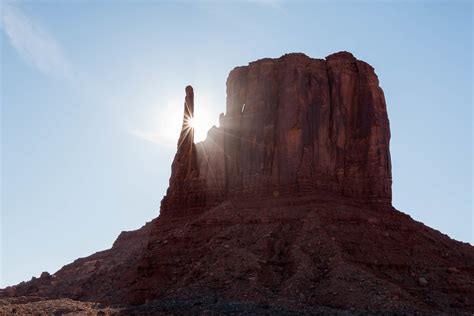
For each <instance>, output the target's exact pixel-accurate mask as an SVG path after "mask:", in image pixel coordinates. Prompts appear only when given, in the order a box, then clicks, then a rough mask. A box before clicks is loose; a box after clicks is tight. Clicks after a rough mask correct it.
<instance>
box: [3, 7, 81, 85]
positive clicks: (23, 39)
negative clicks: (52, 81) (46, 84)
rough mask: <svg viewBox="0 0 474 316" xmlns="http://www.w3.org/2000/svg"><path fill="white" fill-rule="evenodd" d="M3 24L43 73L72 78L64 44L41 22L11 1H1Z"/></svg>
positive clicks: (18, 48)
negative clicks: (35, 20) (33, 18)
mask: <svg viewBox="0 0 474 316" xmlns="http://www.w3.org/2000/svg"><path fill="white" fill-rule="evenodd" d="M0 25H1V27H2V29H3V31H4V32H5V34H6V35H7V37H8V38H9V40H10V43H11V45H12V46H13V47H14V48H15V49H16V51H17V52H18V54H20V56H21V57H22V58H23V59H25V60H26V61H27V62H28V63H29V64H30V65H32V66H33V67H36V68H37V69H38V70H40V71H41V72H42V73H44V74H46V75H49V76H53V77H61V78H70V77H71V73H72V72H71V66H70V63H69V62H68V60H67V59H66V57H65V55H64V53H63V50H62V48H61V45H60V44H59V43H58V42H57V41H56V40H55V39H54V38H53V36H51V34H49V33H48V32H47V31H46V30H45V29H44V28H43V27H42V26H41V25H40V24H38V23H35V22H34V21H33V20H32V19H31V18H29V17H28V16H27V15H26V14H25V13H24V12H23V11H22V10H21V8H20V7H18V6H17V5H16V4H15V3H12V2H6V1H5V2H2V10H1V14H0Z"/></svg>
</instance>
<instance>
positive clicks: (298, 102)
mask: <svg viewBox="0 0 474 316" xmlns="http://www.w3.org/2000/svg"><path fill="white" fill-rule="evenodd" d="M193 97H194V91H193V90H192V88H191V87H187V88H186V97H185V105H184V118H183V129H182V133H181V135H180V139H179V141H178V149H177V153H176V156H175V159H174V161H173V165H172V176H171V179H170V186H169V189H168V191H167V195H166V196H165V197H164V199H163V201H162V207H161V213H160V216H159V217H158V218H157V219H154V220H153V221H152V222H149V223H147V224H146V225H145V226H143V227H142V228H140V229H138V230H136V231H134V232H126V233H122V234H121V235H120V236H119V238H118V239H117V241H116V242H115V243H114V245H113V247H112V248H111V249H109V250H105V251H101V252H98V253H95V254H93V255H91V256H89V257H86V258H80V259H77V260H76V261H74V262H73V263H71V264H68V265H66V266H64V267H63V268H62V269H60V270H59V271H57V272H56V273H54V274H52V275H49V274H48V273H44V274H42V275H41V277H40V278H37V279H36V278H35V279H32V280H31V281H29V282H26V283H24V282H23V283H21V284H19V285H17V286H14V287H9V288H7V289H4V290H0V298H2V297H20V296H27V297H29V298H32V299H34V297H40V298H41V299H45V298H72V299H76V300H81V301H95V302H101V303H105V304H112V303H113V304H123V303H126V304H143V303H146V302H148V304H146V305H145V307H142V306H141V307H140V308H139V309H140V310H142V311H143V313H144V314H145V313H148V314H156V313H154V312H150V311H149V310H148V309H147V308H148V307H150V306H151V307H153V306H155V307H160V306H161V307H163V306H162V305H160V304H161V303H159V301H154V300H157V299H158V300H161V299H171V300H174V299H183V300H189V299H192V300H198V302H197V304H198V305H197V306H200V304H201V302H203V301H211V302H212V303H211V305H212V304H213V307H212V308H215V309H214V311H217V310H219V309H218V308H219V306H221V307H222V304H223V303H221V302H226V301H227V302H228V301H229V300H230V301H238V302H241V303H242V302H247V303H249V302H250V303H252V304H254V305H259V306H266V308H267V309H268V313H267V314H278V313H280V314H281V313H282V310H281V309H280V308H282V307H284V308H291V309H292V310H293V311H295V314H301V313H303V314H304V313H306V314H321V313H322V312H321V310H319V309H318V308H319V307H324V308H326V307H331V308H337V309H342V310H346V311H349V313H352V312H354V313H357V311H356V310H359V311H361V314H363V312H362V311H367V310H368V311H371V312H372V313H373V314H384V313H387V314H388V313H395V314H414V313H415V312H416V311H425V312H427V313H428V314H431V313H433V312H436V311H443V312H445V313H447V314H461V313H463V312H470V313H472V312H474V287H473V284H474V247H472V246H471V245H469V244H465V243H461V242H457V241H455V240H452V239H450V238H449V237H448V236H446V235H443V234H441V233H440V232H438V231H435V230H433V229H431V228H429V227H426V226H424V225H423V224H421V223H418V222H416V221H414V220H413V219H411V218H410V217H409V216H407V215H405V214H403V213H401V212H399V211H397V210H396V209H394V208H393V207H392V205H391V203H390V202H391V170H390V154H389V139H390V131H389V123H388V118H387V112H386V107H385V101H384V96H383V92H382V90H381V89H380V87H379V86H378V80H377V77H376V75H375V74H374V71H373V68H372V67H370V66H369V65H367V64H366V63H364V62H362V61H359V60H357V59H355V58H354V57H353V56H352V55H351V54H349V53H345V52H343V53H337V54H334V55H331V56H328V57H327V58H326V59H325V60H321V59H312V58H309V57H307V56H305V55H302V54H290V55H285V56H283V57H281V58H278V59H262V60H259V61H256V62H253V63H250V64H249V65H248V66H246V67H238V68H236V69H234V70H233V71H232V72H231V73H230V76H229V78H228V81H227V109H226V113H225V115H224V114H222V115H221V119H220V126H219V127H213V128H212V129H211V130H210V131H209V134H208V137H207V139H206V140H205V141H204V142H201V143H198V144H194V140H193V134H192V130H190V129H189V128H188V127H187V123H186V121H187V120H188V119H189V118H190V117H192V116H193V115H194V98H193ZM196 111H199V105H196ZM446 211H449V210H446ZM154 302H157V303H156V304H155V303H154ZM2 304H3V303H2V301H1V300H0V313H1V312H2ZM192 304H193V306H194V303H192ZM146 306H148V307H146ZM232 306H235V304H232ZM165 307H166V306H165ZM14 308H16V307H14ZM349 309H350V310H349ZM208 311H209V310H208V309H207V307H206V309H205V311H204V312H205V313H207V312H208ZM164 312H165V313H166V312H168V313H169V310H168V309H166V308H165V309H164ZM187 312H188V314H189V313H190V310H188V311H187ZM233 312H234V313H236V314H239V311H235V310H233ZM211 313H212V312H211ZM251 313H253V314H255V310H253V311H252V312H251ZM265 313H266V312H265ZM327 313H328V314H330V315H332V314H334V313H333V312H330V311H327ZM124 314H126V315H128V314H130V313H127V312H124ZM344 314H346V313H344ZM369 314H370V313H369Z"/></svg>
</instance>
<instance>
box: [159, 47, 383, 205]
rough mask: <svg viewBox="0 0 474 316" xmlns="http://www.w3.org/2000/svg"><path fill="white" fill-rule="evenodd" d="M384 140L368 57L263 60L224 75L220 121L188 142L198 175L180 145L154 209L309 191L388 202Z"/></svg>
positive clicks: (377, 92) (298, 56)
mask: <svg viewBox="0 0 474 316" xmlns="http://www.w3.org/2000/svg"><path fill="white" fill-rule="evenodd" d="M187 98H188V97H187ZM198 111H199V107H198ZM389 141H390V128H389V121H388V117H387V110H386V105H385V98H384V94H383V91H382V89H381V88H380V87H379V82H378V79H377V76H376V75H375V73H374V69H373V68H372V67H371V66H370V65H368V64H367V63H365V62H363V61H360V60H357V59H356V58H354V56H352V54H350V53H347V52H340V53H336V54H332V55H330V56H328V57H326V59H325V60H323V59H313V58H310V57H308V56H306V55H304V54H288V55H284V56H282V57H280V58H278V59H269V58H266V59H261V60H258V61H255V62H252V63H250V64H249V65H248V66H245V67H237V68H235V69H234V70H232V71H231V73H230V75H229V78H228V79H227V106H226V113H225V115H224V114H221V117H220V126H219V127H213V128H212V129H211V130H210V131H209V133H208V137H207V139H206V140H205V141H204V142H201V143H198V144H197V145H196V155H197V156H196V157H197V158H196V165H197V167H196V168H197V171H195V170H194V169H192V170H191V169H186V168H187V166H186V165H183V164H182V163H178V162H179V161H182V160H183V157H182V154H183V152H180V151H179V150H178V153H177V154H176V158H175V162H174V163H173V167H172V177H171V181H170V188H169V190H168V192H167V196H166V197H165V198H164V199H163V202H162V203H163V204H162V212H163V213H166V212H168V210H170V209H180V210H183V209H185V208H192V207H200V206H205V205H210V204H215V203H217V202H220V201H222V200H223V199H225V198H227V197H239V196H242V197H252V196H254V197H258V196H261V195H273V196H282V195H288V194H310V193H312V192H316V191H317V192H321V191H328V192H332V193H337V194H341V195H344V196H351V197H357V198H366V199H371V200H377V201H383V202H388V203H390V202H391V183H392V180H391V165H390V152H389ZM193 153H194V152H193ZM192 157H194V156H192ZM185 159H188V158H185ZM191 159H192V158H191ZM183 168H184V169H183ZM183 181H185V182H183Z"/></svg>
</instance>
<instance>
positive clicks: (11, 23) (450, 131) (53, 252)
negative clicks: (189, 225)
mask: <svg viewBox="0 0 474 316" xmlns="http://www.w3.org/2000/svg"><path fill="white" fill-rule="evenodd" d="M1 3H2V8H1V9H2V12H1V25H0V31H1V35H0V36H1V37H0V39H1V84H0V86H1V180H2V181H1V221H2V222H1V224H2V225H1V273H0V276H1V280H0V287H3V286H6V285H10V284H15V283H18V282H20V281H22V280H28V279H30V278H31V277H32V276H38V275H39V274H40V273H41V272H42V271H49V272H55V271H56V270H58V269H59V268H60V267H61V266H63V265H64V264H67V263H69V262H71V261H73V260H74V259H76V258H78V257H84V256H86V255H89V254H91V253H93V252H96V251H99V250H102V249H105V248H109V247H110V246H111V245H112V243H113V241H114V240H115V238H116V237H117V236H118V234H119V233H120V231H123V230H132V229H136V228H139V227H140V226H141V225H143V224H144V223H145V222H146V221H149V220H151V219H153V218H155V217H156V216H157V215H158V214H159V203H160V200H161V198H162V196H163V194H164V192H165V190H166V188H167V185H168V179H169V176H170V170H171V169H170V168H171V161H172V158H173V155H174V150H175V142H176V137H177V134H178V133H179V127H180V126H179V124H180V122H179V119H180V111H181V109H182V101H183V97H184V87H185V86H186V85H188V84H192V85H193V86H194V89H195V94H196V111H197V116H198V117H199V115H200V116H201V119H202V120H201V123H200V124H201V125H200V129H199V131H198V133H199V135H198V136H199V137H201V138H202V137H203V136H202V135H203V134H205V128H207V127H211V125H212V124H216V123H217V121H218V115H219V113H221V112H224V109H225V80H226V78H227V75H228V73H229V71H230V70H231V69H232V68H233V67H235V66H238V65H246V64H247V63H248V62H250V61H253V60H255V59H259V58H263V57H279V56H281V55H282V54H284V53H288V52H304V53H306V54H307V55H309V56H312V57H317V58H323V57H325V56H327V55H329V54H331V53H333V52H337V51H341V50H347V51H350V52H352V53H353V54H354V55H355V56H356V57H357V58H359V59H361V60H364V61H366V62H368V63H370V64H371V65H372V66H374V67H375V70H376V73H377V74H378V76H379V79H380V84H381V86H382V88H383V89H384V91H385V96H386V101H387V106H388V111H389V118H390V123H391V131H392V141H391V153H392V165H393V179H394V181H393V203H394V206H395V207H396V208H398V209H399V210H401V211H403V212H405V213H408V214H410V216H412V217H413V218H414V219H416V220H419V221H422V222H424V223H425V224H427V225H429V226H431V227H433V228H435V229H438V230H440V231H442V232H443V233H446V234H448V235H449V236H450V237H452V238H455V239H458V240H462V241H466V242H470V243H471V244H472V243H474V233H473V227H474V223H473V213H472V210H473V209H472V194H473V187H472V176H473V174H472V146H473V143H472V135H473V134H472V118H473V116H472V101H473V95H472V91H473V79H472V74H473V62H472V56H473V51H472V42H473V25H472V16H473V5H472V2H471V1H446V2H440V1H418V2H408V1H370V2H358V3H355V1H354V2H352V1H351V2H342V1H330V2H323V1H291V2H290V1H288V2H285V1H273V0H267V1H264V0H260V1H257V0H254V1H201V2H199V1H197V2H191V1H186V2H184V1H114V2H112V1H19V2H11V1H8V2H7V1H3V0H2V2H1ZM204 127H205V128H204ZM203 131H204V132H203Z"/></svg>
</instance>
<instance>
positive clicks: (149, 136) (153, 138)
mask: <svg viewBox="0 0 474 316" xmlns="http://www.w3.org/2000/svg"><path fill="white" fill-rule="evenodd" d="M129 132H130V134H132V135H134V136H136V137H138V138H141V139H143V140H146V141H149V142H152V143H155V144H158V145H163V146H167V147H172V146H175V145H176V144H175V143H176V142H177V139H176V140H173V141H172V140H171V139H169V138H167V137H163V135H161V134H159V133H150V132H144V131H140V130H138V129H130V130H129Z"/></svg>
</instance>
